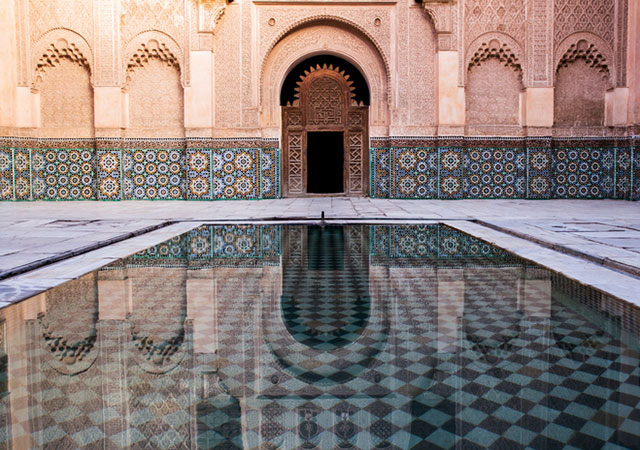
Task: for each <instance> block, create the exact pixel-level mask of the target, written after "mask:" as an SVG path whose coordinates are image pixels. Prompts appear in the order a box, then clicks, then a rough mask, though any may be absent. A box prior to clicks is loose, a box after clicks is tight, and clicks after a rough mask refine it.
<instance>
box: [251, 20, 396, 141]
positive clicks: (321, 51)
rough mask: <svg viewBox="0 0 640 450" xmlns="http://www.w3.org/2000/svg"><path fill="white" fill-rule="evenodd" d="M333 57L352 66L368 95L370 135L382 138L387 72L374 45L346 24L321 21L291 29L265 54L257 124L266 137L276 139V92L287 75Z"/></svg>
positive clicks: (387, 101)
mask: <svg viewBox="0 0 640 450" xmlns="http://www.w3.org/2000/svg"><path fill="white" fill-rule="evenodd" d="M316 55H334V56H337V57H340V58H342V59H344V60H346V61H348V62H349V63H350V64H353V66H354V67H356V68H357V69H358V70H359V71H360V72H361V73H362V75H363V76H364V78H365V79H366V81H367V84H368V86H369V88H370V93H371V107H370V110H369V126H370V130H371V135H384V134H386V133H387V131H388V130H387V129H388V125H389V104H390V100H391V98H390V89H389V72H388V69H387V66H386V64H385V60H384V58H383V56H382V55H381V53H380V51H379V50H378V48H377V47H376V45H375V44H374V43H373V42H372V41H371V40H370V39H369V38H368V37H367V36H366V35H365V34H364V33H363V32H361V31H360V30H358V29H357V28H355V27H352V26H350V25H348V24H345V23H341V22H338V21H334V20H331V19H328V18H327V19H322V20H319V21H317V22H309V23H305V24H303V25H301V27H300V28H295V29H293V30H292V31H290V32H289V33H288V34H286V35H284V36H283V37H282V38H280V39H279V41H278V42H277V44H275V45H274V46H273V48H272V49H271V51H270V52H269V53H268V54H267V55H266V57H265V60H264V64H263V70H262V73H261V78H260V105H261V108H260V121H261V126H262V128H263V130H264V133H265V136H266V137H280V134H281V126H282V117H281V111H280V93H281V89H282V86H283V83H284V81H285V78H286V76H287V74H288V73H289V72H290V71H291V70H292V69H293V68H294V67H295V66H296V65H297V64H299V63H300V62H302V61H303V60H305V59H307V58H310V57H313V56H316Z"/></svg>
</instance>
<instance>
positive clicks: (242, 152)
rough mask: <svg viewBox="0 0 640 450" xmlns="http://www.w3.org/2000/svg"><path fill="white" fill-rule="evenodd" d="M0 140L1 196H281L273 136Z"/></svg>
mask: <svg viewBox="0 0 640 450" xmlns="http://www.w3.org/2000/svg"><path fill="white" fill-rule="evenodd" d="M0 141H1V142H0V176H1V178H0V198H1V199H2V200H89V199H97V200H120V199H124V200H131V199H140V200H172V199H176V200H177V199H194V200H217V199H258V198H278V197H280V150H279V149H278V148H276V147H277V141H273V142H272V141H264V140H262V141H261V140H259V139H250V140H246V139H233V140H222V139H206V140H205V139H200V140H184V139H157V140H155V139H154V140H150V139H131V140H118V139H96V140H81V141H62V140H30V141H27V140H24V139H2V140H0ZM63 144H64V147H63V146H62V145H63ZM232 145H233V146H234V147H231V146H232ZM243 145H246V146H247V147H243ZM248 145H256V146H255V147H248ZM260 145H262V147H261V146H260Z"/></svg>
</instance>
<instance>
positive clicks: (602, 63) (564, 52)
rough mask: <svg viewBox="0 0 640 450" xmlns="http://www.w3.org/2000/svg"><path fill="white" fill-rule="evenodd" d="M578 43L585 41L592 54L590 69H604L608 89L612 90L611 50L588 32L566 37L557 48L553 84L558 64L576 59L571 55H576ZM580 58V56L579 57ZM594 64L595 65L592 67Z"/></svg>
mask: <svg viewBox="0 0 640 450" xmlns="http://www.w3.org/2000/svg"><path fill="white" fill-rule="evenodd" d="M580 41H586V43H587V45H588V46H589V47H590V48H589V50H590V52H592V53H593V56H594V61H592V67H596V68H598V69H599V70H605V69H604V68H605V67H606V71H607V73H606V75H605V76H606V78H607V82H608V86H609V88H613V87H614V86H615V81H614V80H616V67H615V64H613V61H614V58H613V50H611V48H610V47H609V44H607V43H606V42H605V41H604V40H603V39H602V38H601V37H600V36H598V35H596V34H593V33H588V32H580V33H574V34H571V35H569V36H567V37H566V38H565V39H564V40H563V41H562V42H561V43H560V44H559V45H558V46H557V47H556V51H555V55H554V59H553V67H554V71H553V84H554V85H555V84H556V83H555V82H556V76H557V74H558V69H559V68H560V64H561V63H562V62H563V60H565V59H567V58H568V59H569V60H571V61H573V60H575V59H576V56H577V55H576V54H574V55H573V56H572V55H571V54H572V53H576V51H577V50H578V43H579V42H580ZM581 56H582V55H581ZM593 64H595V65H593Z"/></svg>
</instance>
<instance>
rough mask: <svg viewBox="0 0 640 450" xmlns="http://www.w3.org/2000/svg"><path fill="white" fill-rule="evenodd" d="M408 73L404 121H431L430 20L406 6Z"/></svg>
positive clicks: (433, 52) (432, 44) (432, 66)
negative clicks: (407, 18) (407, 10)
mask: <svg viewBox="0 0 640 450" xmlns="http://www.w3.org/2000/svg"><path fill="white" fill-rule="evenodd" d="M408 28H409V40H408V55H407V56H408V61H409V63H408V64H407V66H408V76H407V86H406V89H407V90H406V92H405V96H406V105H407V109H408V117H407V123H406V124H403V125H408V126H413V127H418V126H425V125H427V126H428V125H435V124H436V122H437V118H436V103H437V98H438V96H437V93H436V80H437V73H436V70H435V67H436V61H435V56H436V39H435V33H434V27H433V24H432V23H431V21H430V20H429V19H428V18H426V17H425V13H424V11H422V10H421V9H418V8H410V9H409V20H408Z"/></svg>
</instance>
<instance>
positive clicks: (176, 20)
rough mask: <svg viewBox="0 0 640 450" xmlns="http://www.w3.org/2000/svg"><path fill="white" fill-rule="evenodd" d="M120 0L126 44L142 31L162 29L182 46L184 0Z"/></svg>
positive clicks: (184, 22) (184, 23) (122, 30)
mask: <svg viewBox="0 0 640 450" xmlns="http://www.w3.org/2000/svg"><path fill="white" fill-rule="evenodd" d="M120 1H121V3H120V5H121V6H120V17H121V22H120V23H121V25H120V29H121V34H122V43H123V44H124V45H127V44H128V43H129V41H130V40H131V39H132V38H133V37H134V36H135V35H136V34H138V33H140V32H143V31H147V30H160V31H163V32H165V33H167V34H168V35H169V36H171V37H172V38H173V39H175V40H176V41H177V42H178V43H179V44H180V45H181V46H182V43H183V40H184V34H185V26H186V21H185V15H184V11H185V8H184V0H145V1H143V2H141V1H139V0H120Z"/></svg>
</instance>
